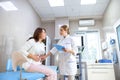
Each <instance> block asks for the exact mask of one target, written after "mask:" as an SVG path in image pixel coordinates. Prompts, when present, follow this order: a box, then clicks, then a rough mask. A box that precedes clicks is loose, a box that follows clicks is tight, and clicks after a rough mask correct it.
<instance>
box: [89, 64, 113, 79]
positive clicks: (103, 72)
mask: <svg viewBox="0 0 120 80" xmlns="http://www.w3.org/2000/svg"><path fill="white" fill-rule="evenodd" d="M87 71H88V80H115V74H114V67H113V64H105V63H104V64H103V63H101V64H99V63H96V64H89V65H87Z"/></svg>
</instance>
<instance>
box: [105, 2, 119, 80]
mask: <svg viewBox="0 0 120 80" xmlns="http://www.w3.org/2000/svg"><path fill="white" fill-rule="evenodd" d="M119 3H120V0H111V3H110V4H109V6H108V8H107V10H106V12H105V14H104V17H103V31H104V34H105V37H104V38H105V39H106V35H107V34H114V35H116V34H115V31H114V28H113V25H114V24H115V23H116V22H117V20H119V19H120V4H119ZM113 37H114V36H113ZM118 58H119V63H120V54H119V53H118ZM115 72H116V80H120V76H119V74H120V69H119V68H118V64H116V65H115Z"/></svg>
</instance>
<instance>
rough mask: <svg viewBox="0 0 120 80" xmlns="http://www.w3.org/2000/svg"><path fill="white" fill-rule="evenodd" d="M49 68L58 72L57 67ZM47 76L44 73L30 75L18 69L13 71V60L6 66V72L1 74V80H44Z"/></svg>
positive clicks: (9, 60)
mask: <svg viewBox="0 0 120 80" xmlns="http://www.w3.org/2000/svg"><path fill="white" fill-rule="evenodd" d="M48 67H49V68H51V69H53V70H55V71H57V66H48ZM44 78H45V74H42V73H30V72H26V71H24V69H20V67H19V66H18V67H17V71H16V72H14V71H13V69H12V60H11V59H8V61H7V65H6V72H1V73H0V80H44Z"/></svg>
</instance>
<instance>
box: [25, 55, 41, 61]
mask: <svg viewBox="0 0 120 80" xmlns="http://www.w3.org/2000/svg"><path fill="white" fill-rule="evenodd" d="M27 57H28V58H31V59H33V60H34V61H36V62H39V61H40V60H41V58H40V56H38V55H33V54H29V55H28V56H27Z"/></svg>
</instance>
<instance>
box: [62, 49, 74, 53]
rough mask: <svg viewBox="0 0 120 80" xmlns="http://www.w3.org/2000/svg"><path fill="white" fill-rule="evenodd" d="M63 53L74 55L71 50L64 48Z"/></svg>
mask: <svg viewBox="0 0 120 80" xmlns="http://www.w3.org/2000/svg"><path fill="white" fill-rule="evenodd" d="M63 51H64V52H66V53H71V54H73V55H74V51H73V50H70V49H67V48H64V49H63Z"/></svg>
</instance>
